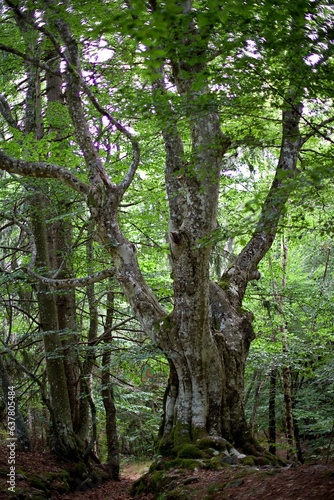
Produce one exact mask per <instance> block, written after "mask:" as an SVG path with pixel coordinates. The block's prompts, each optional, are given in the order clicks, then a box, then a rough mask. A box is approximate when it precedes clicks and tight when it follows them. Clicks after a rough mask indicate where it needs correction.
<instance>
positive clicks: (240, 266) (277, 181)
mask: <svg viewBox="0 0 334 500" xmlns="http://www.w3.org/2000/svg"><path fill="white" fill-rule="evenodd" d="M301 112H302V107H301V104H298V103H293V106H292V107H291V108H290V109H289V110H285V111H283V114H282V143H281V152H280V157H279V160H278V164H277V168H276V173H275V177H274V180H273V182H272V185H271V188H270V190H269V193H268V195H267V197H266V199H265V201H264V203H263V205H262V210H261V213H260V217H259V220H258V223H257V226H256V229H255V231H254V233H253V236H252V237H251V239H250V241H249V242H248V244H247V245H246V246H245V248H244V249H243V250H242V251H241V252H240V254H239V255H238V257H237V259H236V261H235V265H234V266H233V268H231V269H229V270H228V271H227V272H226V273H225V274H224V276H223V279H227V280H228V282H229V295H230V299H231V301H232V303H233V304H234V305H235V306H237V307H239V306H240V305H241V302H242V299H243V297H244V294H245V291H246V287H247V283H248V281H250V280H251V279H258V278H259V273H258V272H257V265H258V263H259V262H260V261H261V259H262V258H263V257H264V255H265V254H266V253H267V251H268V250H269V248H270V247H271V245H272V243H273V241H274V239H275V236H276V232H277V227H278V223H279V220H280V218H281V216H282V213H283V209H284V206H285V204H286V202H287V200H288V198H289V196H290V194H291V192H292V191H293V189H294V187H295V183H294V182H293V181H294V178H295V177H296V176H297V174H298V169H297V161H298V154H299V151H300V148H301V146H302V145H303V143H304V141H303V138H302V136H301V134H300V130H299V122H300V117H301Z"/></svg>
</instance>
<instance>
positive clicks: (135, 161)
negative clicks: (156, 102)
mask: <svg viewBox="0 0 334 500" xmlns="http://www.w3.org/2000/svg"><path fill="white" fill-rule="evenodd" d="M81 87H82V89H83V91H84V92H85V94H86V95H87V97H88V98H89V100H90V101H91V103H92V104H93V106H94V107H95V109H96V110H97V111H99V113H101V115H102V116H105V117H106V118H108V120H109V121H110V124H111V125H113V126H114V127H116V129H117V130H118V131H119V132H121V134H123V135H124V136H125V137H126V138H127V139H128V140H129V141H130V142H131V145H132V162H131V164H130V166H129V169H128V172H127V174H126V175H125V177H124V179H123V180H122V182H120V183H119V184H118V186H117V188H118V190H119V192H120V193H121V195H122V194H124V193H125V191H126V190H127V189H128V187H129V186H130V184H131V182H132V181H133V178H134V175H135V173H136V170H137V168H138V165H139V161H140V147H139V143H138V141H137V140H136V139H135V138H134V136H133V135H132V134H131V132H130V131H129V130H127V129H126V128H125V127H124V126H123V125H122V124H121V123H119V122H118V121H117V120H116V119H115V118H114V117H113V116H112V115H111V114H110V113H109V111H107V110H106V109H105V108H104V107H103V106H101V105H100V103H99V102H98V100H97V99H96V97H95V96H94V95H93V93H92V91H91V90H90V88H89V87H88V85H87V83H86V82H85V81H84V80H83V78H81Z"/></svg>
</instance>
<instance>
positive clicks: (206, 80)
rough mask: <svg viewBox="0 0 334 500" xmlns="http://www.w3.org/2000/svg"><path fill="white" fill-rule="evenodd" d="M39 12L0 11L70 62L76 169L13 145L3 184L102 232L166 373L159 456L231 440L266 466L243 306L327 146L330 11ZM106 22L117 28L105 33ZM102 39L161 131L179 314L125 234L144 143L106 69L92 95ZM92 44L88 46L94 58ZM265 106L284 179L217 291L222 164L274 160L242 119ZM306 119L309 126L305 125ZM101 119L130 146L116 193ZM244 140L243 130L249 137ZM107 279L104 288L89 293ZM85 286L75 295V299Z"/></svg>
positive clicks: (135, 8)
mask: <svg viewBox="0 0 334 500" xmlns="http://www.w3.org/2000/svg"><path fill="white" fill-rule="evenodd" d="M35 3H36V6H35V7H36V12H37V13H38V15H37V14H36V15H35V17H34V18H33V19H31V18H29V16H27V11H26V6H25V2H12V1H9V0H6V1H5V2H4V7H3V8H4V12H5V13H6V15H7V16H8V19H9V21H8V22H10V19H11V18H12V17H14V18H19V19H20V20H21V22H22V23H26V24H27V25H29V30H31V29H33V30H35V31H36V33H39V34H40V37H41V38H43V39H44V40H47V41H48V44H51V45H52V47H53V50H54V51H56V54H57V57H60V58H61V59H62V61H63V62H62V65H63V66H62V67H63V70H62V78H63V91H64V96H63V97H64V101H63V103H62V106H63V111H62V113H60V117H62V116H63V119H64V129H65V130H70V131H71V133H72V132H73V136H71V139H70V141H71V142H70V144H71V148H72V149H73V152H74V154H76V156H73V159H74V158H75V160H74V168H71V165H69V164H68V158H67V164H66V165H62V164H56V163H47V162H45V161H44V162H43V161H36V159H35V157H33V156H32V155H31V159H28V160H27V159H22V157H21V156H20V154H19V153H17V154H16V156H15V155H13V154H10V151H11V150H10V147H11V142H10V141H9V144H8V145H6V142H5V141H4V142H3V149H2V150H1V151H0V168H1V169H2V170H4V171H6V172H8V173H9V174H16V175H20V176H28V177H35V178H44V179H57V180H58V181H59V182H60V183H63V184H66V185H67V186H69V187H70V188H71V189H73V191H75V192H76V193H78V194H79V195H80V196H81V197H82V199H83V200H84V201H85V203H86V205H87V208H88V209H89V212H90V216H91V218H92V219H93V221H94V223H95V227H96V238H97V240H98V241H99V243H100V244H101V245H103V248H104V250H105V252H108V253H109V255H110V260H111V262H112V265H113V266H114V276H115V277H116V278H117V279H118V281H119V283H120V284H121V286H122V287H123V290H124V293H125V295H126V297H127V300H128V301H129V304H130V305H131V307H132V309H133V312H134V314H135V316H136V318H137V319H138V321H139V322H140V323H141V326H142V328H143V329H144V330H145V331H146V332H149V333H150V335H151V337H152V339H153V340H154V341H155V342H156V344H157V345H158V346H159V347H160V348H161V350H162V351H163V352H164V354H165V355H166V357H167V359H168V362H169V365H170V378H169V384H168V388H167V391H166V395H165V408H164V419H163V425H162V427H161V449H165V450H171V448H177V447H179V446H180V444H181V443H184V442H191V441H193V442H195V441H197V440H198V439H200V438H206V437H208V436H211V437H212V438H213V439H215V440H216V441H217V442H218V441H219V442H220V443H221V444H222V443H223V442H224V441H223V439H225V440H228V441H230V442H232V443H233V444H234V445H235V446H236V447H239V448H240V449H242V450H244V451H245V452H247V453H253V454H254V453H257V452H259V448H258V447H257V445H256V443H255V441H254V440H253V439H252V436H251V434H250V431H249V429H248V426H247V424H246V420H245V415H244V406H243V389H244V386H243V378H244V368H245V361H246V357H247V353H248V349H249V345H250V342H251V341H252V340H253V338H254V332H253V328H252V320H253V316H252V314H251V313H250V312H247V311H245V310H244V309H243V308H242V303H243V299H244V296H245V292H246V288H247V285H248V283H249V282H250V281H251V280H254V279H259V278H260V274H259V271H258V264H259V263H260V261H261V260H262V259H263V258H264V256H265V255H266V253H267V251H268V250H269V248H270V247H271V245H272V243H273V241H274V238H275V235H276V232H277V228H278V225H279V221H280V218H281V217H282V215H283V214H284V210H285V206H286V203H287V201H288V199H289V197H290V195H291V193H292V191H293V190H294V189H296V187H297V186H298V178H299V177H300V176H298V174H299V170H298V167H297V163H298V158H299V155H300V152H301V149H302V147H303V146H304V145H305V143H306V141H308V140H313V138H314V137H315V136H317V135H320V136H321V137H322V139H323V140H325V139H326V133H327V132H326V129H325V126H326V125H327V126H328V124H329V123H330V121H331V120H332V118H331V116H326V112H327V111H328V106H327V104H328V100H327V98H328V96H327V94H326V88H325V87H324V88H321V89H320V87H319V82H320V80H321V72H323V75H324V74H325V73H326V71H327V69H326V68H327V63H328V61H330V58H331V53H330V43H329V42H328V43H327V45H326V43H325V42H323V40H324V39H326V37H327V36H328V34H327V31H326V26H325V25H324V19H325V17H324V16H326V5H325V2H324V3H323V4H321V2H307V1H306V0H305V1H304V0H301V1H300V2H298V4H294V5H293V6H292V5H290V2H283V3H282V2H280V9H279V11H278V12H276V10H273V9H275V5H273V3H272V2H264V3H263V2H262V3H260V2H256V1H255V2H250V3H249V4H248V3H247V6H245V5H242V7H241V6H240V5H239V2H219V1H216V2H206V1H203V2H191V1H184V2H183V1H181V2H173V1H172V2H166V3H163V2H153V1H152V2H151V3H150V4H148V5H146V6H145V5H144V4H142V3H141V2H125V3H124V4H123V3H118V2H101V3H97V5H96V7H97V9H96V19H93V21H92V22H91V24H90V21H89V14H90V13H89V12H88V11H87V9H86V6H85V5H83V6H82V5H80V3H81V2H75V1H73V2H71V1H68V2H62V3H58V2H55V1H52V0H50V1H48V2H40V3H39V2H35ZM276 7H277V6H276ZM109 9H111V10H112V12H111V10H109ZM102 16H103V17H102ZM80 18H81V21H82V26H80V24H79V19H80ZM103 18H107V21H105V22H104V23H101V21H102V19H103ZM94 23H95V24H94ZM90 28H94V30H95V31H92V30H90ZM80 30H81V31H80ZM104 30H105V31H107V33H106V35H105V38H104V39H103V43H101V44H100V45H101V46H103V47H105V48H106V47H108V45H107V41H108V40H109V41H110V49H111V50H113V51H114V56H113V59H114V60H115V65H116V64H117V63H119V68H121V69H124V71H125V70H126V69H127V68H129V67H130V66H131V65H132V67H134V68H138V71H137V74H136V75H135V76H134V77H133V79H132V81H131V82H130V83H129V82H128V83H127V85H128V88H129V86H130V88H131V92H132V96H135V95H136V93H137V94H138V96H139V97H138V96H137V98H138V99H139V100H140V95H141V94H140V93H141V91H143V90H145V92H147V91H148V92H149V94H150V102H149V103H148V102H147V100H146V101H145V102H144V104H143V110H142V112H143V116H144V111H145V110H146V113H147V109H150V110H151V119H152V121H154V123H155V129H154V130H155V131H156V130H157V128H159V130H160V134H161V137H162V140H163V144H164V148H165V161H164V175H165V187H166V196H167V199H168V206H169V226H168V240H169V244H170V265H171V268H172V274H171V276H172V280H173V310H172V311H171V312H170V311H168V310H166V309H165V308H164V307H163V306H162V305H161V303H160V302H159V300H158V298H157V296H156V295H155V294H154V292H153V291H152V289H151V288H150V286H149V285H148V283H147V281H146V280H145V277H144V275H143V273H142V271H141V269H140V266H139V263H138V259H137V251H136V247H135V245H134V244H133V243H132V242H131V241H129V239H127V237H126V235H125V234H124V231H122V226H121V222H122V219H121V211H120V207H121V205H122V201H123V198H124V195H125V193H126V192H127V191H128V190H129V189H131V188H132V187H133V185H134V183H135V178H136V177H135V175H136V170H137V168H138V165H139V163H140V148H139V139H138V137H137V135H136V134H135V133H134V132H133V131H132V129H131V127H129V126H126V124H125V123H124V122H123V123H122V102H121V101H120V102H116V101H114V102H113V101H112V96H113V94H116V93H117V92H115V90H116V89H115V88H113V86H114V85H115V83H114V82H115V81H117V78H118V75H116V71H114V70H110V68H109V69H108V68H107V67H106V66H104V69H102V70H101V72H100V73H99V74H98V69H96V66H98V63H96V65H95V70H94V71H96V75H95V78H94V79H91V77H90V73H89V71H88V70H87V69H86V70H85V71H83V69H84V68H85V67H89V64H90V61H89V53H90V51H91V50H92V47H93V37H94V33H95V35H96V33H97V32H99V31H100V32H101V33H102V32H103V31H104ZM111 30H113V31H112V33H111V34H110V32H111ZM274 30H276V31H275V37H276V38H275V39H274V38H273V33H274ZM92 33H93V34H92ZM89 36H92V45H91V46H89V45H88V46H87V37H89ZM319 40H321V41H322V42H323V45H322V47H323V53H322V54H320V55H319V56H318V59H317V64H315V63H314V64H313V63H312V61H311V60H310V59H309V58H310V57H311V56H314V55H315V51H316V50H315V48H314V46H315V43H316V42H317V41H319ZM328 40H329V38H328ZM113 44H114V45H113ZM117 44H118V45H119V49H117V46H116V45H117ZM115 46H116V48H115ZM297 47H298V50H297ZM84 48H86V54H87V53H88V59H87V55H85V51H84V50H83V49H84ZM95 48H96V45H95ZM0 49H1V50H3V51H4V53H7V54H10V58H11V60H15V59H16V58H18V59H20V58H21V59H22V60H25V61H28V62H29V63H30V64H32V65H36V66H37V67H38V68H39V70H40V71H41V72H43V71H45V72H49V73H52V66H50V61H48V60H47V59H44V60H43V57H40V56H38V57H37V56H36V57H32V56H29V52H28V51H27V50H26V47H25V46H24V40H22V39H21V40H19V41H16V44H13V45H11V44H10V42H9V41H8V40H4V42H3V43H2V45H1V46H0ZM110 66H113V63H112V62H110ZM143 67H144V68H145V71H143ZM14 69H15V68H14ZM319 75H320V76H319ZM113 79H114V80H113ZM99 86H100V87H101V89H100V94H101V95H99ZM108 86H109V87H108ZM147 89H148V90H147ZM317 92H319V95H320V97H321V98H322V100H323V102H324V103H325V104H324V106H323V117H322V121H321V120H320V118H319V116H320V114H319V111H318V108H319V103H320V101H318V102H317V105H316V106H315V105H314V102H315V101H314V100H313V101H312V99H314V97H315V96H316V93H317ZM108 99H109V100H110V101H108ZM132 99H136V97H132ZM307 99H308V101H307ZM12 100H13V102H15V100H14V99H12ZM130 100H131V99H130V98H128V101H130ZM1 102H2V104H1V106H0V111H1V112H2V115H3V116H4V117H5V118H6V122H7V124H10V120H11V117H12V112H11V98H10V96H8V99H7V100H5V98H3V99H2V101H1ZM305 104H308V107H307V106H306V107H305V106H303V105H305ZM261 106H262V107H263V114H264V115H265V116H264V117H265V119H267V120H272V122H273V123H275V124H276V125H275V134H276V137H275V138H274V139H273V141H274V144H273V145H274V147H275V148H279V154H278V155H277V161H276V170H275V172H274V174H273V178H272V183H271V185H270V186H269V187H268V191H267V195H266V196H265V197H264V198H263V201H262V204H261V209H260V210H259V214H258V219H257V222H256V223H255V225H254V228H253V232H252V234H251V236H250V238H249V241H248V243H247V244H246V245H245V246H244V248H243V249H241V251H240V252H239V254H238V255H237V256H236V257H235V259H234V262H233V265H231V267H229V269H227V270H226V271H225V272H224V273H223V275H222V277H221V279H220V280H219V281H218V282H213V281H212V280H211V279H210V273H209V267H210V255H211V251H212V247H213V244H214V242H215V241H216V238H217V234H218V235H219V227H218V226H217V215H218V207H219V203H220V194H221V192H222V191H221V189H222V187H223V185H224V179H226V178H227V176H228V175H230V174H229V172H225V170H230V169H231V167H230V166H231V161H229V162H227V163H224V158H225V157H226V155H227V154H228V152H229V150H231V148H235V147H236V146H237V145H238V144H239V145H242V144H245V141H246V139H247V141H248V142H247V144H253V145H258V146H259V145H260V146H261V147H265V146H266V141H267V138H266V137H265V133H264V137H259V130H258V134H257V136H256V135H254V134H253V126H252V124H251V121H250V120H249V118H248V117H247V118H246V115H248V116H252V113H250V108H253V109H252V111H253V115H254V112H255V111H257V112H258V111H259V109H261ZM310 106H311V107H312V106H313V108H314V113H313V115H314V116H315V119H313V117H312V118H308V117H307V116H308V115H307V113H309V114H310V113H311V110H310ZM138 107H140V103H139V105H138ZM138 107H137V108H136V109H137V110H138ZM279 108H280V110H281V112H280V114H279V111H278V109H279ZM245 110H246V111H245ZM67 113H68V114H67ZM243 113H244V115H245V116H244V117H243V116H242V115H243ZM255 115H256V112H255ZM260 115H261V113H260V114H258V116H259V118H260V117H261V116H260ZM116 116H117V117H118V118H116ZM68 117H69V119H68ZM236 118H237V119H238V121H239V123H240V121H241V123H242V119H243V118H244V124H243V125H242V126H241V127H240V126H239V129H238V130H239V136H238V133H237V132H236V129H237V127H236ZM58 119H59V115H58ZM60 119H61V118H60ZM97 119H102V120H103V123H104V124H105V126H106V129H105V130H104V132H103V134H104V136H103V138H102V139H103V140H104V137H105V135H106V134H107V133H108V132H110V133H113V136H112V138H113V139H114V138H115V137H116V134H115V132H117V134H118V136H117V137H118V141H119V142H120V144H121V146H119V145H116V146H113V147H114V148H115V149H117V148H119V147H121V148H123V156H125V153H124V151H125V150H126V147H127V146H125V145H124V139H125V140H126V141H128V145H129V146H128V147H127V148H128V150H129V151H131V152H130V155H132V160H131V162H130V164H129V166H128V169H127V172H126V173H125V174H123V175H122V176H120V172H118V173H117V174H118V175H116V178H115V179H114V178H113V177H112V172H113V166H112V162H109V159H110V158H109V155H108V151H107V150H108V148H106V147H102V146H101V140H102V139H101V137H102V135H101V134H99V133H98V132H97V128H96V127H95V126H94V123H95V122H96V120H97ZM94 120H95V122H94ZM223 120H225V122H226V123H225V122H224V121H223ZM277 123H279V125H277ZM245 128H249V131H248V134H247V133H245ZM146 134H147V132H146ZM246 136H247V137H246ZM277 136H279V140H277ZM115 140H116V139H115ZM102 142H103V141H102ZM45 147H46V146H45ZM109 152H110V143H109ZM26 155H27V153H26V151H25V152H24V156H25V157H26ZM78 157H79V160H80V161H78ZM59 163H60V162H59ZM225 165H227V167H226V169H225ZM161 168H162V165H161ZM78 172H80V173H78ZM147 174H148V175H149V174H150V172H149V171H148V172H147ZM109 274H110V273H109ZM107 275H108V272H106V273H105V274H99V275H95V276H92V277H91V278H89V281H90V282H92V281H94V280H98V279H101V278H102V277H105V276H107ZM41 279H42V278H41ZM42 281H43V283H44V285H48V286H51V285H55V286H56V285H57V283H56V282H54V280H51V279H49V278H48V277H44V278H43V279H42ZM83 282H84V281H83V280H81V281H80V280H77V281H76V280H75V279H72V280H70V283H68V285H69V286H70V285H71V286H75V285H80V284H82V283H83ZM62 286H65V281H64V280H63V281H62Z"/></svg>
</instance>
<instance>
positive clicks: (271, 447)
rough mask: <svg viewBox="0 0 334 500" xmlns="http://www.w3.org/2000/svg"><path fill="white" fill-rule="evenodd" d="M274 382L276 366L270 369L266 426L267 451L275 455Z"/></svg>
mask: <svg viewBox="0 0 334 500" xmlns="http://www.w3.org/2000/svg"><path fill="white" fill-rule="evenodd" d="M276 382H277V368H276V367H274V368H272V369H271V370H270V386H269V405H268V417H269V422H268V428H269V452H270V453H272V454H273V455H276Z"/></svg>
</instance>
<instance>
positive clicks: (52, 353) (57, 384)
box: [31, 194, 78, 458]
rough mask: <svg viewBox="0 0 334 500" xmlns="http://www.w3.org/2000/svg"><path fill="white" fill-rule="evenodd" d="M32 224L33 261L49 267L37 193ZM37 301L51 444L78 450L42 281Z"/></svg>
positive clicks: (51, 304) (52, 312)
mask: <svg viewBox="0 0 334 500" xmlns="http://www.w3.org/2000/svg"><path fill="white" fill-rule="evenodd" d="M33 207H34V211H33V213H32V216H31V218H32V227H33V232H34V237H35V242H36V252H37V256H36V265H37V266H38V267H39V268H40V269H43V270H44V271H45V270H48V269H49V268H50V263H49V253H48V248H49V247H48V240H47V230H46V225H45V219H44V210H45V204H44V201H43V199H42V197H41V195H39V194H37V195H36V196H35V198H34V203H33ZM37 301H38V309H39V318H40V326H41V332H42V335H43V342H44V349H45V359H46V369H47V375H48V383H49V388H50V395H51V405H52V410H53V416H54V421H53V426H54V427H55V426H56V428H53V448H54V449H55V451H56V452H57V453H60V454H61V455H62V456H64V457H71V458H73V457H75V456H77V454H78V449H77V443H76V439H75V434H74V432H73V426H72V415H71V406H70V400H69V396H68V388H67V379H66V373H65V367H64V360H63V346H62V343H61V340H60V337H59V325H58V314H57V305H56V300H55V295H54V294H53V293H52V291H51V290H50V289H49V287H48V286H47V285H45V284H42V283H38V284H37Z"/></svg>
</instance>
